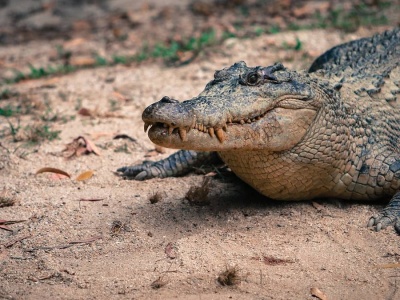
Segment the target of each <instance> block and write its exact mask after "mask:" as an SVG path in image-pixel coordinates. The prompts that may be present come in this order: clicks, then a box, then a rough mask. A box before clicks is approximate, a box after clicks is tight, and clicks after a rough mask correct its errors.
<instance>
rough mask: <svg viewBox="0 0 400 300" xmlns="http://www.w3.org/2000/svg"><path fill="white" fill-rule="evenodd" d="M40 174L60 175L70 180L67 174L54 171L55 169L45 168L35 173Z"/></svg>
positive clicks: (58, 170)
mask: <svg viewBox="0 0 400 300" xmlns="http://www.w3.org/2000/svg"><path fill="white" fill-rule="evenodd" d="M41 173H55V174H60V175H64V176H67V177H68V178H71V176H70V175H69V174H68V173H67V172H65V171H63V170H60V169H56V168H50V167H46V168H41V169H39V170H37V171H36V175H37V174H41Z"/></svg>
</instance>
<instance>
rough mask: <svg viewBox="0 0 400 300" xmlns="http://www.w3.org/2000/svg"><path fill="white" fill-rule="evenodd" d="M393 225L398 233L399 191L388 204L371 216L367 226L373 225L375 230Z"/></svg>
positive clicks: (399, 219) (399, 226)
mask: <svg viewBox="0 0 400 300" xmlns="http://www.w3.org/2000/svg"><path fill="white" fill-rule="evenodd" d="M390 225H394V228H395V229H396V231H397V233H398V234H400V192H397V193H396V194H395V195H394V196H393V198H392V199H391V200H390V202H389V204H388V205H387V206H386V207H385V208H384V209H383V210H382V212H381V213H379V214H377V215H375V216H373V217H371V218H370V219H369V222H368V227H372V226H375V229H376V231H379V230H381V229H384V228H386V227H388V226H390Z"/></svg>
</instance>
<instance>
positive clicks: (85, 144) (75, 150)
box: [62, 136, 100, 158]
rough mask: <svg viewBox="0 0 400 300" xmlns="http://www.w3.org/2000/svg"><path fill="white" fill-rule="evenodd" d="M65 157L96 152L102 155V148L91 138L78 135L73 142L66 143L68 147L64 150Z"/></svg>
mask: <svg viewBox="0 0 400 300" xmlns="http://www.w3.org/2000/svg"><path fill="white" fill-rule="evenodd" d="M62 152H63V156H64V157H65V158H71V157H73V156H74V155H75V156H81V155H83V154H90V153H94V154H97V155H100V150H99V149H98V148H97V147H96V145H95V144H94V143H93V142H91V141H90V140H89V139H87V138H85V137H83V136H78V137H77V138H76V139H74V140H73V141H72V142H71V143H69V144H67V145H66V148H65V149H64V150H63V151H62Z"/></svg>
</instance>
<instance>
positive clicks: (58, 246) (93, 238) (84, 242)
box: [24, 236, 103, 252]
mask: <svg viewBox="0 0 400 300" xmlns="http://www.w3.org/2000/svg"><path fill="white" fill-rule="evenodd" d="M102 238H103V237H102V236H95V237H91V238H88V239H86V240H81V241H72V242H69V243H68V244H64V245H56V246H50V247H46V246H41V247H36V248H31V249H25V250H24V251H25V252H34V251H37V250H53V249H66V248H69V247H72V246H75V245H80V244H83V245H86V244H90V243H92V242H94V241H97V240H99V239H102Z"/></svg>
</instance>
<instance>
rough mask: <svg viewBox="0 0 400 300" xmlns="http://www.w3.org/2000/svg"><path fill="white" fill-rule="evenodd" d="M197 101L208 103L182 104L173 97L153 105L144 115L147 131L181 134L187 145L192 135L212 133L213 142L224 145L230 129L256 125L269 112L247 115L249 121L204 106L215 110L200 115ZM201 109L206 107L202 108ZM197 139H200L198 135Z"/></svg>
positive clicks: (189, 102) (246, 118) (145, 129)
mask: <svg viewBox="0 0 400 300" xmlns="http://www.w3.org/2000/svg"><path fill="white" fill-rule="evenodd" d="M197 100H199V101H200V102H201V101H203V102H204V101H205V100H204V99H203V98H194V99H192V100H189V101H183V102H179V101H177V100H174V99H171V98H169V97H163V98H162V99H161V100H160V101H158V102H156V103H153V104H151V105H150V106H149V107H147V108H146V109H145V110H144V112H143V114H142V119H143V121H144V131H145V132H146V131H147V130H148V128H149V127H154V130H155V128H156V127H157V128H158V130H159V132H163V134H164V135H165V134H168V135H169V136H170V135H172V134H173V133H174V134H175V133H178V134H179V137H180V139H181V140H182V141H183V142H185V141H187V140H188V133H189V131H191V130H195V131H198V132H200V133H202V134H204V133H208V135H209V136H210V137H211V138H216V139H217V140H218V141H219V142H220V143H223V142H224V141H225V140H226V134H227V128H228V127H231V125H235V124H237V125H239V124H240V125H244V124H252V123H254V122H257V121H258V120H260V119H261V118H263V117H264V116H265V114H266V113H267V111H263V112H254V113H252V114H247V116H245V117H244V116H243V117H242V116H235V115H233V114H231V113H230V112H229V110H227V109H225V110H222V109H220V110H218V109H217V108H215V107H213V106H211V105H208V104H205V105H204V106H205V107H207V109H209V108H210V107H212V109H210V112H209V113H208V112H207V111H206V112H204V111H201V112H200V109H199V108H198V107H196V105H194V104H193V103H194V102H195V103H198V102H199V101H197ZM196 101H197V102H196ZM198 106H200V108H201V107H202V105H201V104H200V105H198ZM203 109H204V107H203ZM161 128H163V129H161ZM154 130H153V132H154ZM160 130H161V131H160ZM202 136H203V135H202ZM196 137H197V138H198V136H197V135H196Z"/></svg>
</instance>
